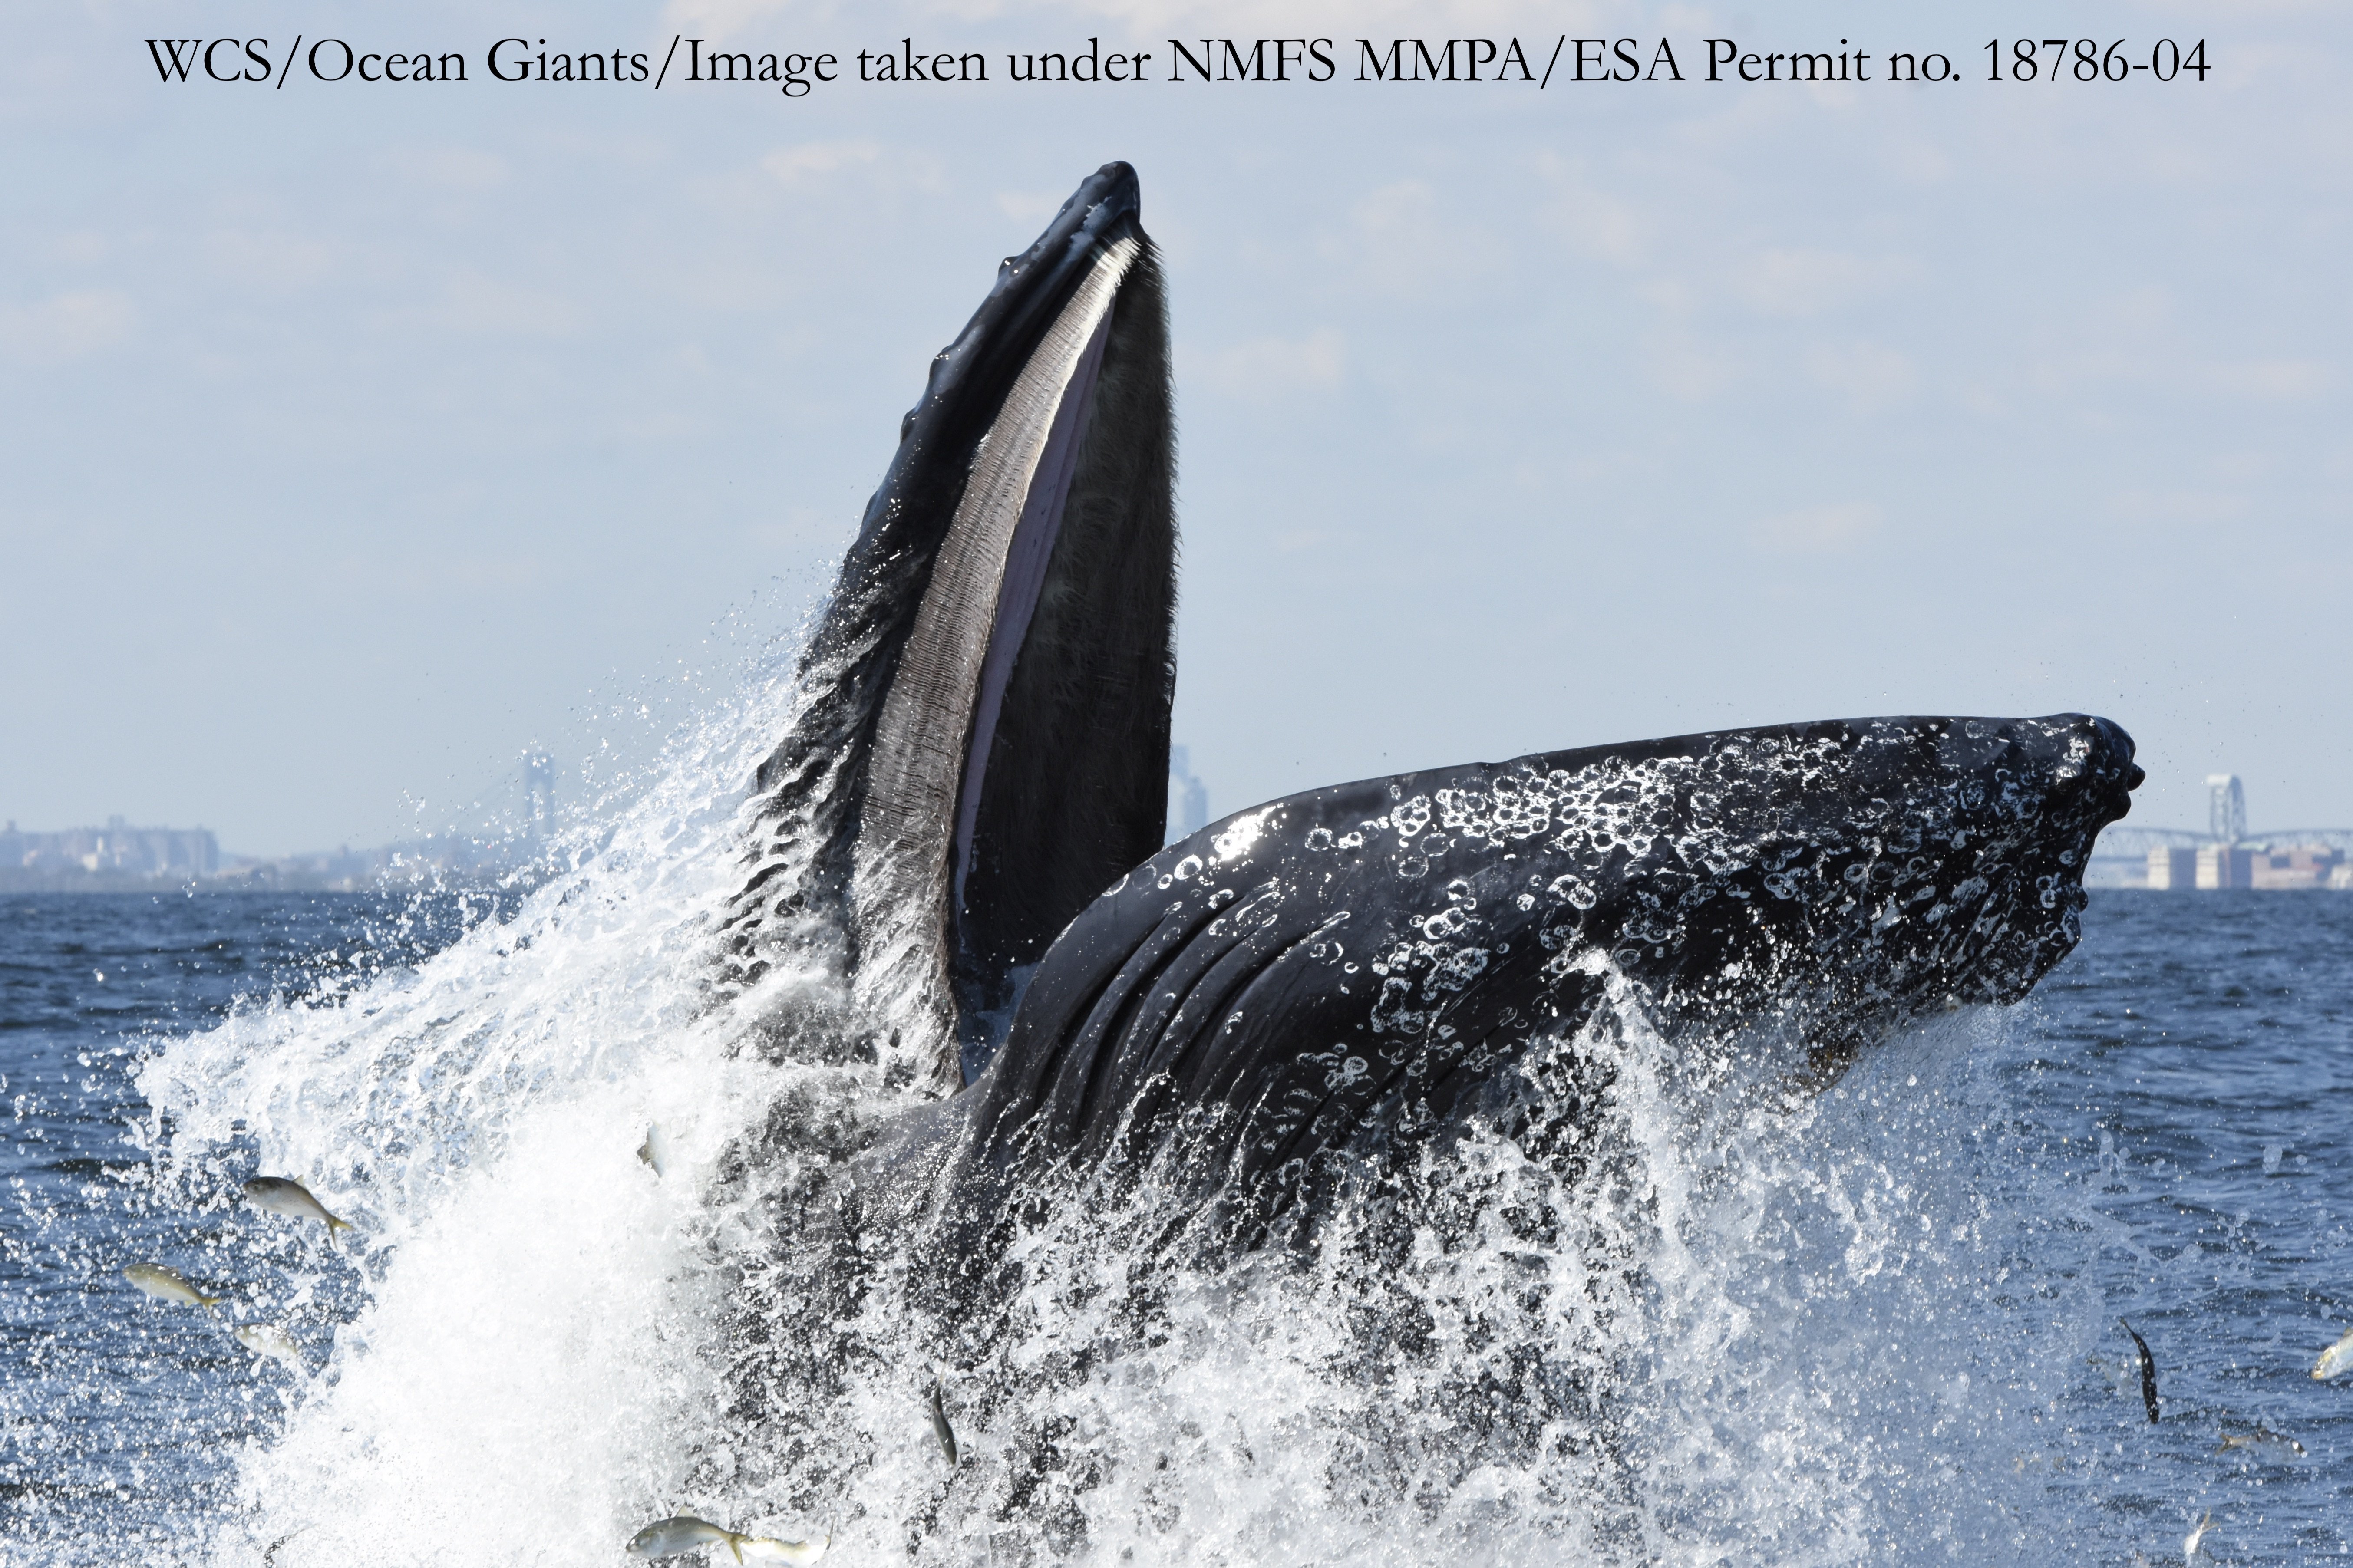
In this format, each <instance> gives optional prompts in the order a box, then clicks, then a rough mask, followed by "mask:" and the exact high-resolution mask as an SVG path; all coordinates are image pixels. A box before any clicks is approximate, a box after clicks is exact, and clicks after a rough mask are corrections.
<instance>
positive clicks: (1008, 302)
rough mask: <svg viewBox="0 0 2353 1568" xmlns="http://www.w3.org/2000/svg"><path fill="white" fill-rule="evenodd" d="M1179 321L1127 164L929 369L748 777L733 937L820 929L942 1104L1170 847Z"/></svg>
mask: <svg viewBox="0 0 2353 1568" xmlns="http://www.w3.org/2000/svg"><path fill="white" fill-rule="evenodd" d="M1174 479H1175V442H1174V423H1173V418H1172V413H1171V404H1170V395H1169V388H1168V363H1167V328H1166V310H1165V306H1164V304H1163V300H1162V293H1161V285H1160V276H1159V268H1158V264H1157V261H1156V259H1155V255H1154V251H1153V247H1152V245H1151V241H1150V240H1149V238H1148V237H1146V236H1145V233H1144V230H1143V227H1142V226H1141V223H1140V221H1139V211H1138V197H1137V188H1136V182H1135V175H1134V171H1133V170H1131V169H1130V168H1129V167H1128V166H1127V165H1126V164H1124V163H1112V164H1107V165H1105V166H1104V167H1103V169H1102V170H1100V171H1098V172H1097V173H1096V174H1093V175H1092V176H1091V177H1090V178H1089V179H1088V180H1087V181H1086V182H1085V183H1084V184H1082V185H1081V186H1080V187H1079V190H1078V192H1077V193H1076V194H1075V195H1072V197H1071V200H1070V201H1069V202H1068V203H1067V204H1065V205H1064V206H1063V208H1062V210H1061V212H1060V214H1059V215H1058V216H1056V217H1055V219H1054V221H1053V223H1052V224H1051V225H1050V226H1048V228H1047V230H1046V232H1045V233H1044V234H1043V235H1042V236H1040V237H1039V239H1038V241H1037V243H1036V244H1034V245H1032V246H1031V247H1029V249H1028V250H1026V251H1024V252H1022V253H1021V254H1020V255H1018V256H1014V257H1010V258H1007V260H1006V261H1005V262H1004V264H1003V265H1002V266H1001V267H1000V268H999V269H998V272H997V281H996V285H995V287H994V288H992V289H990V291H989V293H988V296H987V299H986V300H983V301H982V303H981V306H980V308H979V310H977V311H976V312H975V313H974V315H973V318H972V320H971V321H970V322H969V323H968V324H967V325H966V326H965V329H964V331H962V332H961V333H960V334H959V335H958V336H957V338H956V339H955V342H952V343H951V344H949V345H948V347H947V348H946V349H944V351H942V352H941V353H940V354H939V355H938V356H937V358H936V359H935V360H934V362H933V364H932V367H931V373H930V376H929V379H928V382H927V384H926V385H925V387H924V391H923V397H922V398H921V400H920V401H919V402H917V404H916V405H915V406H914V407H913V409H911V410H910V411H909V412H908V414H907V416H906V418H905V420H904V422H903V423H902V426H901V439H900V444H899V449H898V452H897V454H896V455H895V456H894V457H893V458H892V462H891V466H890V468H889V471H888V472H887V473H886V475H885V476H884V479H883V481H882V484H881V488H880V489H878V490H876V492H875V494H874V498H873V500H871V502H870V503H869V504H868V506H867V510H866V515H865V519H864V522H863V524H862V526H861V529H860V533H859V536H858V539H857V542H855V543H854V544H853V545H852V546H851V548H850V551H849V555H848V558H847V559H846V560H845V561H844V563H843V564H842V570H841V575H840V578H839V582H838V583H837V584H836V586H835V588H834V592H833V595H832V597H831V600H830V601H829V603H828V606H827V608H826V611H825V613H824V616H823V618H822V620H821V622H820V624H819V625H818V627H817V629H816V631H815V632H814V634H813V635H812V637H811V638H810V641H809V644H808V647H807V652H806V653H805V654H804V656H803V658H802V663H801V671H800V679H801V682H802V685H803V688H804V689H805V692H806V693H807V699H806V702H805V705H804V708H803V710H802V711H801V713H800V714H799V716H798V717H797V720H796V722H795V724H794V726H793V728H792V731H790V732H789V733H788V734H787V735H786V737H785V739H784V741H783V742H782V743H780V744H779V745H778V746H777V748H776V752H774V753H773V754H772V755H771V756H770V757H769V758H768V760H767V761H766V762H765V763H764V764H762V766H761V768H760V770H759V773H758V776H757V779H756V781H755V784H754V793H755V795H756V797H757V798H756V804H755V810H756V812H757V815H758V818H759V821H758V823H757V826H755V829H754V834H753V852H752V858H753V862H754V866H753V869H752V871H751V874H750V876H749V877H748V879H747V885H746V887H745V888H744V891H743V893H742V895H740V896H739V897H738V898H737V899H736V900H735V902H734V905H733V908H732V909H731V910H730V911H729V915H728V918H727V921H726V922H725V929H726V931H727V939H728V944H729V947H730V950H731V952H732V953H733V956H734V958H735V961H736V963H737V964H738V973H739V974H740V975H744V976H756V975H757V973H759V971H760V970H761V969H762V968H763V967H764V966H765V962H766V954H767V953H768V952H769V951H770V950H772V949H773V947H774V946H775V944H776V942H778V941H781V940H788V939H789V938H790V936H791V934H792V933H793V932H794V931H797V930H804V929H806V928H807V927H809V926H810V925H812V924H814V925H815V926H818V927H821V928H823V929H825V930H827V931H839V932H840V933H843V934H845V935H846V936H847V938H848V942H849V962H850V966H851V974H852V978H853V980H854V982H855V984H856V986H857V988H858V990H859V991H860V993H861V994H863V995H864V996H865V997H866V999H867V1000H869V1001H870V1002H871V1003H873V1004H874V1005H876V1006H877V1007H878V1008H880V1009H886V1010H888V1011H890V1012H891V1013H892V1014H893V1015H894V1021H896V1022H898V1023H900V1024H902V1025H903V1022H904V1018H905V1017H906V1016H914V1017H916V1018H917V1019H919V1020H922V1022H920V1023H919V1024H918V1026H917V1027H916V1033H917V1034H918V1035H928V1037H925V1038H919V1039H917V1040H914V1041H913V1042H911V1044H912V1045H913V1047H915V1048H916V1049H917V1050H918V1052H919V1053H920V1054H921V1055H922V1056H923V1058H924V1059H925V1061H926V1063H927V1064H928V1066H927V1069H926V1070H928V1071H930V1072H931V1073H932V1074H933V1076H934V1077H935V1078H936V1079H937V1080H938V1081H939V1082H940V1084H941V1085H942V1087H944V1088H949V1087H954V1086H955V1083H956V1082H958V1081H959V1079H960V1074H959V1072H958V1070H957V1067H956V1055H957V1042H958V1038H959V1037H969V1036H972V1035H974V1034H976V1032H979V1031H981V1030H983V1029H985V1028H986V1025H985V1023H984V1022H983V1020H985V1018H986V1017H987V1016H988V1015H989V1014H990V1013H992V1012H993V1011H999V1010H1001V1009H1002V1008H1003V1006H1004V1005H1005V1004H1006V1003H1007V1002H1008V1000H1009V996H1008V984H1009V981H1010V977H1011V976H1013V975H1015V974H1018V973H1020V972H1021V970H1022V969H1023V967H1024V966H1026V965H1029V964H1031V963H1035V962H1036V961H1037V959H1038V958H1039V956H1040V954H1042V952H1044V949H1045V946H1046V943H1047V942H1049V941H1050V940H1051V939H1052V937H1053V935H1054V933H1055V932H1056V931H1060V929H1061V928H1062V926H1063V925H1064V924H1065V923H1067V922H1068V921H1069V920H1070V919H1071V916H1073V915H1074V914H1076V913H1077V912H1078V910H1080V909H1082V907H1084V905H1085V904H1086V903H1087V901H1088V900H1090V899H1092V897H1093V896H1094V895H1095V894H1096V893H1097V892H1098V891H1100V890H1101V889H1102V888H1103V887H1104V886H1105V885H1106V884H1107V883H1109V882H1111V881H1112V880H1113V879H1116V878H1117V877H1118V876H1119V875H1120V874H1121V873H1122V872H1123V871H1124V870H1126V869H1127V868H1129V867H1131V866H1133V865H1134V864H1135V863H1136V862H1137V861H1139V860H1141V859H1143V858H1145V857H1146V856H1148V855H1150V854H1151V853H1152V852H1153V851H1154V850H1155V849H1157V848H1158V847H1160V844H1161V839H1162V833H1163V829H1164V827H1165V826H1166V775H1167V755H1168V709H1169V703H1170V700H1171V697H1172V695H1173V692H1174V687H1175V667H1174V662H1173V629H1174V619H1175V608H1176V526H1175V512H1174V500H1173V495H1174V488H1175V482H1174Z"/></svg>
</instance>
